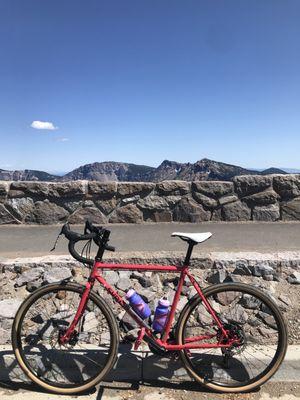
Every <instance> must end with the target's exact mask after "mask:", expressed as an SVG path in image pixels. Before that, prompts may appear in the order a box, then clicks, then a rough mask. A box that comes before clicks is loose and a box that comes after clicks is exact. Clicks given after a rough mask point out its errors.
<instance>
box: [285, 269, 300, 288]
mask: <svg viewBox="0 0 300 400" xmlns="http://www.w3.org/2000/svg"><path fill="white" fill-rule="evenodd" d="M287 280H288V282H289V283H292V284H294V285H299V284H300V272H298V271H295V272H293V273H292V274H291V275H290V276H289V277H288V278H287Z"/></svg>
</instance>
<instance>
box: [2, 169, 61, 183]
mask: <svg viewBox="0 0 300 400" xmlns="http://www.w3.org/2000/svg"><path fill="white" fill-rule="evenodd" d="M0 180H1V181H47V182H52V181H57V180H59V177H58V176H56V175H52V174H48V173H47V172H44V171H35V170H33V169H25V170H23V171H22V170H16V171H6V170H5V169H0Z"/></svg>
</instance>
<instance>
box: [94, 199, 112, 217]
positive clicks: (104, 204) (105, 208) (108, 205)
mask: <svg viewBox="0 0 300 400" xmlns="http://www.w3.org/2000/svg"><path fill="white" fill-rule="evenodd" d="M94 203H95V205H96V206H97V207H98V208H99V210H100V211H102V212H103V213H104V214H105V215H108V214H110V213H111V212H112V211H113V210H114V209H115V208H116V207H117V204H118V203H117V200H116V199H115V198H112V199H108V200H94Z"/></svg>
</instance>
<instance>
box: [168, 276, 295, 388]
mask: <svg viewBox="0 0 300 400" xmlns="http://www.w3.org/2000/svg"><path fill="white" fill-rule="evenodd" d="M228 292H233V293H235V292H239V293H242V294H243V296H244V295H250V296H252V297H253V298H256V299H257V301H261V302H263V303H261V304H265V305H266V306H267V307H269V311H271V313H272V315H273V317H274V320H275V321H276V324H277V327H278V339H279V340H278V345H277V349H276V353H275V356H274V358H273V359H272V361H271V363H270V365H269V366H268V367H267V368H266V369H265V370H264V371H263V372H262V373H261V374H259V375H258V376H257V377H256V378H253V379H250V380H249V381H246V382H241V383H240V384H236V385H230V384H229V385H227V384H226V385H222V384H220V383H219V382H218V383H217V382H214V381H213V380H212V379H208V378H207V376H205V372H202V373H201V372H200V373H199V372H198V371H197V369H196V368H195V365H193V363H192V361H191V353H189V351H187V350H182V351H180V352H179V354H180V358H181V361H182V363H183V365H184V367H185V369H186V370H187V372H188V374H189V375H190V376H191V377H192V378H193V379H195V380H196V381H197V382H198V383H200V384H201V385H202V386H204V387H207V388H209V389H210V390H213V391H216V392H221V393H237V392H248V391H252V390H254V389H255V388H257V387H260V386H261V385H262V384H263V383H265V382H266V381H267V380H269V379H270V378H271V377H272V376H273V375H274V374H275V372H276V371H277V370H278V368H279V366H280V365H281V363H282V361H283V359H284V356H285V354H286V350H287V337H288V333H287V329H286V324H285V322H284V319H283V316H282V314H281V312H280V310H279V308H278V306H277V305H276V303H275V302H274V301H273V300H272V299H271V298H270V296H268V295H267V294H265V293H264V292H263V291H261V290H259V289H257V288H256V287H254V286H250V285H246V284H243V283H223V284H218V285H212V286H209V287H207V288H205V289H204V290H203V294H204V296H205V297H206V298H209V299H211V298H212V297H213V296H216V295H220V293H228ZM215 298H216V297H215ZM219 298H221V297H219ZM201 305H202V307H204V306H203V304H202V300H201V298H200V297H199V295H198V294H196V295H195V296H194V297H193V298H192V299H191V300H190V301H189V302H188V303H187V304H186V306H185V307H184V309H183V310H182V312H181V314H180V316H179V319H178V324H177V329H176V340H177V343H178V344H183V343H184V332H185V329H187V321H188V320H189V318H190V316H191V315H192V313H193V312H194V311H195V309H196V307H197V306H201ZM218 315H219V317H220V318H221V319H222V314H218ZM218 350H220V349H218ZM218 357H219V356H218ZM219 358H220V357H219ZM206 359H209V356H208V357H206ZM203 360H205V358H204V357H203ZM209 362H210V363H211V364H212V363H213V361H209ZM257 365H259V364H258V363H257ZM199 368H200V371H201V365H200V366H199ZM203 368H204V367H203ZM210 368H211V369H210V373H211V370H212V369H213V368H212V367H210ZM211 375H212V373H211Z"/></svg>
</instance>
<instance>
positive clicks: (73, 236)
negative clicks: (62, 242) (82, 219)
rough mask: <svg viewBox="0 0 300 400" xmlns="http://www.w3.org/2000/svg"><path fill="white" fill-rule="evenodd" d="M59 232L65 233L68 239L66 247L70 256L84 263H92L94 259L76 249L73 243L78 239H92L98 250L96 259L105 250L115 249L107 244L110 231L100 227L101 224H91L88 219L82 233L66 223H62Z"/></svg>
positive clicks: (99, 257)
mask: <svg viewBox="0 0 300 400" xmlns="http://www.w3.org/2000/svg"><path fill="white" fill-rule="evenodd" d="M60 234H63V235H65V237H66V238H67V239H68V240H69V245H68V248H69V252H70V254H71V255H72V257H74V258H75V259H76V260H78V261H79V262H82V263H84V264H88V265H93V263H94V261H93V260H92V259H90V258H86V257H83V256H82V255H80V254H79V253H78V252H77V251H76V249H75V244H76V243H77V242H79V241H84V240H93V241H94V242H95V244H96V245H97V246H98V252H97V255H96V259H98V260H101V259H102V256H103V253H104V251H105V250H108V251H115V247H113V246H109V245H108V244H107V243H108V241H109V236H110V231H109V230H108V229H105V228H102V227H101V226H95V225H93V224H92V222H90V221H89V220H87V221H86V223H85V227H84V234H83V235H82V234H80V233H78V232H74V231H72V230H71V229H70V225H69V224H68V223H66V224H64V225H63V227H62V229H61V232H60Z"/></svg>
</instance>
